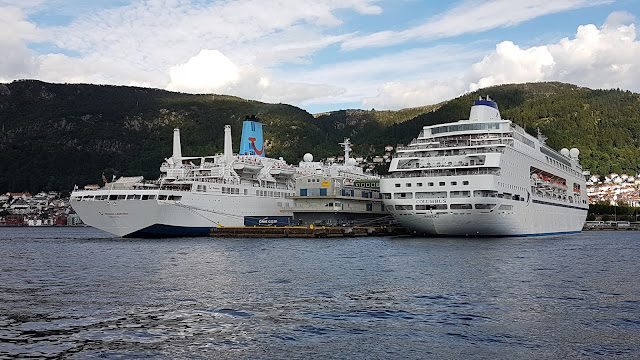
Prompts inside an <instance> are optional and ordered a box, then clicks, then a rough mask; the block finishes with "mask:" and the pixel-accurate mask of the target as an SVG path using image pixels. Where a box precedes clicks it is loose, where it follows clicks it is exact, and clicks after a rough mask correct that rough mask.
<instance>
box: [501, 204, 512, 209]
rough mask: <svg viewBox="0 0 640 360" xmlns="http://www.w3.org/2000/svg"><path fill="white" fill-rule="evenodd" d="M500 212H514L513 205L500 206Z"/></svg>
mask: <svg viewBox="0 0 640 360" xmlns="http://www.w3.org/2000/svg"><path fill="white" fill-rule="evenodd" d="M498 210H513V205H505V204H502V205H500V207H499V208H498Z"/></svg>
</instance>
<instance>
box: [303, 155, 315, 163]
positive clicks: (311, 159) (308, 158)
mask: <svg viewBox="0 0 640 360" xmlns="http://www.w3.org/2000/svg"><path fill="white" fill-rule="evenodd" d="M302 160H304V162H312V161H313V155H311V154H310V153H306V154H304V156H303V157H302Z"/></svg>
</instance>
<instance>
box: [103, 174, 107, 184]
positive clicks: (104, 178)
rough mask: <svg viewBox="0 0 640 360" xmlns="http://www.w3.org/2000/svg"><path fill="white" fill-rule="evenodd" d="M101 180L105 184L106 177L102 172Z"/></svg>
mask: <svg viewBox="0 0 640 360" xmlns="http://www.w3.org/2000/svg"><path fill="white" fill-rule="evenodd" d="M102 181H103V182H104V183H105V184H107V183H108V181H107V178H106V177H105V176H104V173H102Z"/></svg>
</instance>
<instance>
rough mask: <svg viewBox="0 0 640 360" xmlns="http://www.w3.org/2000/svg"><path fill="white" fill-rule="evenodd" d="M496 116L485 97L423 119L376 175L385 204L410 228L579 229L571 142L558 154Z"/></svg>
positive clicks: (484, 232) (579, 194) (578, 170)
mask: <svg viewBox="0 0 640 360" xmlns="http://www.w3.org/2000/svg"><path fill="white" fill-rule="evenodd" d="M544 140H545V139H544V137H543V136H541V135H539V136H538V137H534V136H531V135H529V134H527V133H526V132H525V130H524V129H523V128H521V127H520V126H518V125H516V124H514V123H513V122H512V121H511V120H504V119H502V118H501V117H500V111H499V110H498V106H497V104H496V103H495V102H494V101H493V100H491V99H490V98H489V97H487V98H486V99H482V98H481V99H480V100H477V101H475V103H474V105H473V106H472V107H471V112H470V115H469V119H468V120H461V121H457V122H453V123H446V124H439V125H432V126H425V127H424V128H423V129H422V131H421V132H420V135H419V136H418V137H417V138H415V139H414V140H413V141H412V142H411V143H410V144H409V145H407V146H403V147H398V148H397V149H396V151H397V152H396V154H395V156H394V158H393V159H392V161H391V164H390V167H389V173H390V175H389V176H387V177H385V178H383V179H381V181H380V189H381V192H382V196H383V199H384V202H385V204H386V206H387V209H388V210H389V211H390V212H391V213H392V214H393V215H394V217H395V219H396V220H397V221H398V222H399V223H400V224H401V225H402V226H404V227H405V228H407V229H408V230H409V231H412V232H415V233H417V234H437V235H452V236H453V235H455V236H458V235H468V236H512V235H516V236H528V235H544V234H557V233H573V232H579V231H581V229H582V226H583V224H584V221H585V218H586V215H587V211H588V208H589V205H588V199H587V194H586V182H585V179H584V176H583V173H582V167H581V166H580V164H579V161H578V155H579V151H578V150H577V149H571V150H567V149H562V150H561V152H560V153H558V152H557V151H555V150H553V149H551V148H550V147H549V146H547V145H546V144H545V142H544Z"/></svg>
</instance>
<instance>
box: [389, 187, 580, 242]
mask: <svg viewBox="0 0 640 360" xmlns="http://www.w3.org/2000/svg"><path fill="white" fill-rule="evenodd" d="M464 179H465V178H462V177H450V178H449V180H453V181H457V182H459V183H461V182H462V181H463V180H464ZM437 180H439V179H438V178H420V177H416V178H410V179H390V178H387V179H382V180H381V182H380V187H381V192H388V193H393V191H394V189H396V188H395V187H394V184H395V183H397V182H399V181H401V182H402V183H403V184H404V183H405V182H407V181H411V182H414V183H418V182H420V183H424V184H427V183H429V182H433V181H437ZM500 180H501V178H500V177H498V176H477V181H476V182H477V183H479V184H480V187H481V188H483V189H491V188H492V187H494V186H493V184H496V183H498V182H499V181H500ZM447 190H450V189H447ZM425 204H426V205H425ZM385 205H386V206H387V209H388V210H389V211H390V212H391V214H392V215H393V217H394V219H395V220H396V221H397V222H398V224H399V225H401V226H402V227H404V228H405V229H407V230H408V231H409V232H410V233H414V234H416V235H437V236H474V237H486V236H542V235H551V234H570V233H578V232H580V231H581V230H582V226H583V224H584V221H585V220H586V216H587V212H588V206H577V205H576V204H567V203H565V202H561V201H553V200H549V199H536V198H534V197H532V196H528V197H526V196H525V197H523V198H520V199H518V200H512V199H504V198H499V197H468V198H461V199H453V198H443V199H387V200H385ZM437 205H439V206H441V207H442V209H441V210H438V209H432V210H418V209H420V207H421V206H422V207H433V206H437ZM456 207H457V209H456ZM460 207H465V209H459V208H460ZM407 208H408V209H411V210H403V209H407Z"/></svg>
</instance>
